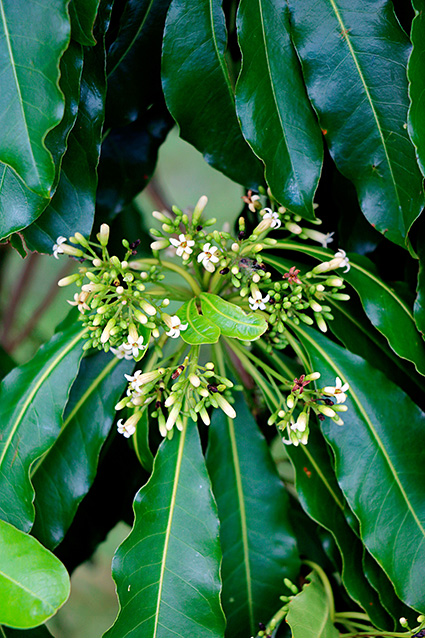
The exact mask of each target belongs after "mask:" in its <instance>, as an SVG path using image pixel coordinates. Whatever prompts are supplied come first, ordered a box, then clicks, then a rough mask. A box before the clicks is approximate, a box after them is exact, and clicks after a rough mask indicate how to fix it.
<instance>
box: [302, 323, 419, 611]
mask: <svg viewBox="0 0 425 638" xmlns="http://www.w3.org/2000/svg"><path fill="white" fill-rule="evenodd" d="M294 329H295V330H296V333H297V335H298V337H299V338H300V339H301V341H302V343H303V344H304V345H305V347H306V349H307V350H308V352H309V355H310V358H311V362H312V366H313V369H315V370H320V371H321V373H322V378H321V382H323V384H324V385H326V384H330V383H334V379H335V377H336V376H339V377H340V378H341V379H343V380H345V379H347V380H348V382H349V384H350V391H349V395H348V398H347V402H346V405H347V406H348V408H349V411H348V413H347V418H346V423H345V424H344V425H343V426H341V427H338V426H336V425H335V424H334V423H333V422H332V421H330V422H329V423H328V422H325V423H324V424H323V426H322V428H323V431H324V434H325V436H326V438H327V440H328V441H329V443H330V444H331V447H332V449H333V451H334V454H335V472H336V476H337V479H338V482H339V484H340V486H341V489H342V491H343V492H344V494H345V497H346V499H347V501H348V503H349V505H350V507H351V509H352V510H353V511H354V513H355V515H356V516H357V518H358V519H359V522H360V530H361V536H362V540H363V542H364V544H365V545H366V547H367V549H368V550H369V552H370V553H371V554H372V556H373V557H374V558H375V559H376V560H377V562H378V563H379V564H380V565H381V566H382V568H383V569H384V571H385V572H386V573H387V574H388V576H389V577H390V579H391V581H392V582H393V584H394V588H395V590H396V593H397V595H398V597H399V598H400V599H401V600H403V601H404V602H405V603H406V604H407V605H409V606H410V607H413V608H415V609H417V610H418V611H421V612H423V611H425V594H424V592H425V576H424V572H423V569H422V565H423V563H424V561H425V507H424V503H425V490H424V487H423V485H424V484H423V480H422V468H423V466H424V463H425V458H424V457H425V453H424V450H423V447H422V446H420V445H418V441H420V440H421V437H422V436H423V431H424V427H425V415H424V413H423V412H421V411H420V410H419V408H418V407H417V406H416V405H415V404H414V403H413V402H412V401H411V400H410V399H409V398H408V397H407V395H405V394H404V392H402V391H401V390H400V389H399V388H398V387H397V386H395V385H394V384H393V383H391V382H390V381H389V380H388V379H387V378H386V377H385V376H384V375H383V374H382V373H381V372H379V371H378V370H375V369H374V368H372V367H371V366H370V365H369V364H368V363H366V361H364V360H363V359H361V358H360V357H358V356H356V355H353V354H351V353H349V352H348V351H346V350H344V349H343V348H341V347H340V346H337V345H336V344H334V343H332V342H331V341H330V340H329V339H327V338H326V337H324V336H323V335H321V334H318V333H317V332H316V331H313V330H311V329H307V328H304V327H303V328H301V327H299V326H296V327H295V328H294Z"/></svg>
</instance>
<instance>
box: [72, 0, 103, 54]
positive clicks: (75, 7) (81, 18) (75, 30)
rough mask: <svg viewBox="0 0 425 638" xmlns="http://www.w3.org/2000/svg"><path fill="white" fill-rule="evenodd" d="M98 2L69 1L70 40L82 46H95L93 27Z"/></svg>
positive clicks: (91, 0)
mask: <svg viewBox="0 0 425 638" xmlns="http://www.w3.org/2000/svg"><path fill="white" fill-rule="evenodd" d="M99 2H100V0H71V2H70V3H69V17H70V18H71V32H72V39H73V40H75V41H76V42H79V43H80V44H82V45H84V46H94V45H95V44H96V40H95V37H94V35H93V27H94V22H95V20H96V16H97V10H98V8H99Z"/></svg>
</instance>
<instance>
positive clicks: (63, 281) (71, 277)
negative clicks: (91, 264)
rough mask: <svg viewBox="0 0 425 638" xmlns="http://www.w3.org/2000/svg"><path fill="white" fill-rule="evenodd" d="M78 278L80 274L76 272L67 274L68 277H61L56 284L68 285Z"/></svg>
mask: <svg viewBox="0 0 425 638" xmlns="http://www.w3.org/2000/svg"><path fill="white" fill-rule="evenodd" d="M79 279H80V275H78V274H74V275H68V277H62V279H59V281H58V286H61V287H63V286H69V285H70V284H74V283H75V282H76V281H78V280H79Z"/></svg>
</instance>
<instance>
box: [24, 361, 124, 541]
mask: <svg viewBox="0 0 425 638" xmlns="http://www.w3.org/2000/svg"><path fill="white" fill-rule="evenodd" d="M133 368H134V362H132V361H125V360H122V361H120V360H119V359H117V358H116V357H111V355H106V354H104V353H98V354H96V355H94V356H91V357H87V358H85V359H83V361H82V364H81V368H80V371H79V374H78V376H77V378H76V380H75V381H74V384H73V386H72V388H71V393H70V398H69V401H68V403H67V406H66V411H65V414H64V419H63V424H62V429H61V433H60V435H59V437H58V438H57V439H56V441H55V443H54V445H53V447H51V448H50V450H49V452H48V453H47V455H46V456H45V457H44V458H42V459H40V462H38V463H37V462H36V463H35V465H34V466H33V468H32V472H31V476H32V483H33V485H34V489H35V493H36V498H35V502H34V506H35V522H34V527H33V529H32V532H31V533H32V534H33V535H34V536H35V537H36V538H38V540H39V541H40V542H42V543H43V545H45V546H46V547H48V548H49V549H54V548H55V547H56V546H57V545H58V544H59V543H60V542H61V541H62V539H63V537H64V536H65V533H66V531H67V530H68V528H69V526H70V525H71V522H72V519H73V518H74V515H75V512H76V510H77V508H78V505H79V504H80V502H81V500H82V499H83V497H84V496H85V495H86V494H87V492H88V491H89V489H90V486H91V484H92V483H93V481H94V478H95V476H96V471H97V464H98V460H99V454H100V450H101V448H102V446H103V444H104V442H105V439H106V437H107V436H108V434H109V431H110V428H111V425H112V422H113V420H114V417H115V411H114V406H115V404H116V403H117V402H118V400H119V398H120V396H121V394H122V392H123V390H124V388H125V387H126V383H127V382H126V379H125V377H124V373H129V374H130V373H131V371H132V369H133ZM71 459H72V461H71V462H70V460H71ZM58 485H60V490H58Z"/></svg>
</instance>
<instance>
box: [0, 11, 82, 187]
mask: <svg viewBox="0 0 425 638" xmlns="http://www.w3.org/2000/svg"><path fill="white" fill-rule="evenodd" d="M69 35H70V25H69V20H68V14H67V3H66V1H65V0H52V1H51V2H45V3H41V2H35V1H34V0H2V1H1V2H0V66H1V68H2V91H1V97H0V113H1V115H0V127H1V130H2V136H1V138H0V161H1V162H3V163H4V164H6V165H7V166H10V167H11V168H12V169H13V170H14V171H16V173H17V174H18V175H19V176H20V178H21V179H22V180H23V182H24V183H25V185H26V186H27V187H28V188H29V189H30V190H32V191H33V192H34V193H36V194H37V195H39V196H40V197H49V195H50V189H51V187H52V185H53V181H54V178H55V167H54V163H53V159H52V156H51V154H50V152H49V151H48V150H47V148H46V145H45V138H46V135H47V133H48V131H49V130H51V129H52V128H54V127H55V126H56V125H57V124H59V122H60V120H61V118H62V115H63V112H64V98H63V95H62V93H61V92H60V90H59V62H60V59H61V56H62V54H63V53H64V51H65V49H66V48H67V46H68V41H69Z"/></svg>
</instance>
